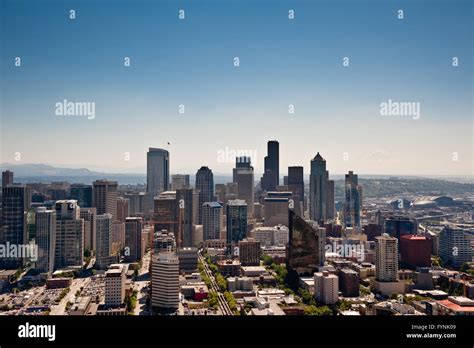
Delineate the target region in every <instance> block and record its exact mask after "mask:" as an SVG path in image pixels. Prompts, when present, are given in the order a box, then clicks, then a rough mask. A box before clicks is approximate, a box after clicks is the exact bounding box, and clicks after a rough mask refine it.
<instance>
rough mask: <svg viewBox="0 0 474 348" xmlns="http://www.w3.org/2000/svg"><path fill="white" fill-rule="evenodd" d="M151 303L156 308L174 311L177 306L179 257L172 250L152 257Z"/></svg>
mask: <svg viewBox="0 0 474 348" xmlns="http://www.w3.org/2000/svg"><path fill="white" fill-rule="evenodd" d="M152 259H153V261H152V270H151V288H152V292H151V305H152V307H154V308H156V309H158V310H169V311H174V310H176V309H178V306H179V259H178V256H177V255H176V254H175V253H174V252H173V251H162V252H159V253H157V254H154V255H153V257H152Z"/></svg>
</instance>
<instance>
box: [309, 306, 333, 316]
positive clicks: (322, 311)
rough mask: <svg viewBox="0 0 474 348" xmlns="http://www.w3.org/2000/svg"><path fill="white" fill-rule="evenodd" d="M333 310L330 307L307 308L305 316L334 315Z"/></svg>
mask: <svg viewBox="0 0 474 348" xmlns="http://www.w3.org/2000/svg"><path fill="white" fill-rule="evenodd" d="M332 314H333V313H332V310H331V309H330V308H329V307H328V306H322V307H316V306H315V305H310V306H306V307H305V309H304V315H332Z"/></svg>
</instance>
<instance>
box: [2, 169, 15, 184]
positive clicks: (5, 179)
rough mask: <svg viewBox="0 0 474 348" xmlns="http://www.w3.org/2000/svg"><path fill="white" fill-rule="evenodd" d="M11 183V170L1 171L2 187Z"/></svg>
mask: <svg viewBox="0 0 474 348" xmlns="http://www.w3.org/2000/svg"><path fill="white" fill-rule="evenodd" d="M10 185H13V172H11V171H9V170H6V171H4V172H2V187H7V186H10Z"/></svg>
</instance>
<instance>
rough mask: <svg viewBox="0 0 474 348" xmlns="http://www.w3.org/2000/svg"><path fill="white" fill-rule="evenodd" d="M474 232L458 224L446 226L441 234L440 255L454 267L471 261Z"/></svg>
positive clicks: (473, 252) (446, 262)
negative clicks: (459, 226)
mask: <svg viewBox="0 0 474 348" xmlns="http://www.w3.org/2000/svg"><path fill="white" fill-rule="evenodd" d="M471 240H474V234H473V233H472V232H471V234H469V232H468V230H464V229H462V228H458V227H456V226H445V227H444V228H443V230H441V232H440V234H439V256H440V257H441V259H442V260H443V262H444V263H445V264H447V265H451V266H452V267H456V268H458V267H460V266H461V265H462V264H463V263H465V262H471V261H472V257H473V255H474V250H473V248H472V247H471Z"/></svg>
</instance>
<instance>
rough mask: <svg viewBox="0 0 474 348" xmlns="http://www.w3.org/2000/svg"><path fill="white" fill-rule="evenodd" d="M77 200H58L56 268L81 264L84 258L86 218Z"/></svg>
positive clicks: (56, 204)
mask: <svg viewBox="0 0 474 348" xmlns="http://www.w3.org/2000/svg"><path fill="white" fill-rule="evenodd" d="M79 209H80V208H79V206H78V205H77V201H75V200H61V201H56V203H55V210H56V248H55V257H54V263H55V269H59V268H64V267H69V266H81V267H82V263H83V260H84V259H83V258H84V220H83V219H81V218H80V210H79Z"/></svg>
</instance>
